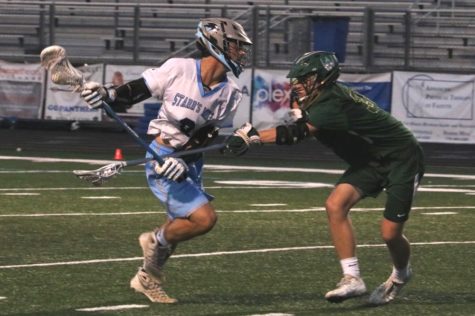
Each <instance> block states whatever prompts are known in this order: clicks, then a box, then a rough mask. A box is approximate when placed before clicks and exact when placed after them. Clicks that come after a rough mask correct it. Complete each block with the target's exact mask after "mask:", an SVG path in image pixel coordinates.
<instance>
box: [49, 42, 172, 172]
mask: <svg viewBox="0 0 475 316" xmlns="http://www.w3.org/2000/svg"><path fill="white" fill-rule="evenodd" d="M40 59H41V65H42V66H43V67H44V68H46V70H48V71H49V72H50V74H51V81H53V82H54V83H56V84H59V85H70V86H72V87H73V89H74V90H73V91H74V92H81V91H82V90H83V85H84V83H85V79H84V75H83V74H82V73H81V72H80V71H79V70H77V69H76V68H74V66H73V65H71V63H70V62H69V60H68V56H67V54H66V50H65V49H64V48H63V47H61V46H58V45H52V46H48V47H46V48H45V49H43V50H42V51H41V54H40ZM102 107H103V108H104V110H105V111H106V112H107V114H109V115H110V116H111V117H112V118H113V119H114V120H116V121H117V123H119V125H121V126H122V127H123V128H124V129H125V130H126V131H127V132H128V133H129V134H130V135H131V136H132V137H133V138H134V139H135V141H136V142H137V143H138V144H140V146H142V147H143V148H145V150H146V151H147V152H149V153H150V154H151V155H152V156H153V158H154V159H155V160H156V161H157V162H158V163H159V164H160V165H161V164H163V159H162V157H160V155H158V154H157V153H156V152H155V151H154V150H153V149H152V148H150V147H149V146H148V145H147V143H145V141H144V140H143V139H142V138H140V136H139V135H138V134H137V133H136V132H135V131H134V130H133V129H132V128H131V127H130V126H129V125H127V123H126V122H125V121H124V120H123V119H122V118H121V117H119V116H118V115H117V114H116V113H115V112H114V110H112V108H111V107H110V105H109V104H107V103H106V102H104V101H102Z"/></svg>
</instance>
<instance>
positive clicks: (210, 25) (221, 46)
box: [196, 18, 252, 77]
mask: <svg viewBox="0 0 475 316" xmlns="http://www.w3.org/2000/svg"><path fill="white" fill-rule="evenodd" d="M196 37H197V40H198V42H199V43H200V44H201V46H203V47H204V48H205V49H206V50H207V51H208V52H209V53H210V54H211V55H212V56H214V57H215V58H216V59H217V60H219V61H220V62H221V63H222V64H223V65H224V66H225V67H226V69H227V70H229V71H232V72H233V74H234V75H235V76H236V77H239V74H240V73H241V72H242V68H243V67H244V66H245V65H246V63H247V61H248V58H249V55H250V48H251V46H252V42H251V40H250V39H249V37H248V36H247V34H246V32H245V31H244V28H243V27H242V26H241V25H240V24H239V23H237V22H235V21H233V20H230V19H225V18H210V19H203V20H201V21H200V23H199V25H198V30H197V32H196Z"/></svg>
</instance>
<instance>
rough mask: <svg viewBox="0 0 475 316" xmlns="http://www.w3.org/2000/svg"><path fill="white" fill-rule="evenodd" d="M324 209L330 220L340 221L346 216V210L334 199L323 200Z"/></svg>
mask: <svg viewBox="0 0 475 316" xmlns="http://www.w3.org/2000/svg"><path fill="white" fill-rule="evenodd" d="M325 210H326V211H327V216H328V219H329V220H330V221H341V220H343V219H345V218H346V214H347V212H346V211H345V210H344V208H343V206H342V205H341V204H340V203H338V202H337V201H335V200H334V199H327V200H326V202H325Z"/></svg>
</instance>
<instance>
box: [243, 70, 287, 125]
mask: <svg viewBox="0 0 475 316" xmlns="http://www.w3.org/2000/svg"><path fill="white" fill-rule="evenodd" d="M287 73H288V71H285V70H262V69H256V70H255V73H254V95H253V101H252V103H253V104H252V123H253V125H254V126H255V127H256V128H257V129H265V128H270V127H274V126H276V125H278V123H281V122H282V121H283V118H284V116H285V115H286V113H287V112H288V111H289V105H290V82H289V79H288V78H286V75H287Z"/></svg>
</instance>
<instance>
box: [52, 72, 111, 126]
mask: <svg viewBox="0 0 475 316" xmlns="http://www.w3.org/2000/svg"><path fill="white" fill-rule="evenodd" d="M103 68H104V67H103V65H102V64H97V65H88V66H82V67H78V69H79V71H81V72H82V73H83V74H84V79H85V80H86V81H96V82H102V73H103ZM50 76H51V74H50V73H48V80H47V82H46V101H45V110H44V118H45V119H47V120H81V121H101V119H102V111H101V110H91V109H89V107H88V106H87V104H86V103H85V102H84V101H83V100H82V99H81V97H80V96H79V93H77V92H74V91H73V88H72V87H70V86H67V85H57V84H55V83H53V82H52V81H51V78H50Z"/></svg>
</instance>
